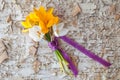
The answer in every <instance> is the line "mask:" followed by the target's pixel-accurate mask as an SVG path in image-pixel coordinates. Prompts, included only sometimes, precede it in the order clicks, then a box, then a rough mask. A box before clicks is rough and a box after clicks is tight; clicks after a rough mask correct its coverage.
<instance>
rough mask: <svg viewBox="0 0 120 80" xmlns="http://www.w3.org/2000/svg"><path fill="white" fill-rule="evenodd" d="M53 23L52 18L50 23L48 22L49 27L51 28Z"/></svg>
mask: <svg viewBox="0 0 120 80" xmlns="http://www.w3.org/2000/svg"><path fill="white" fill-rule="evenodd" d="M52 25H54V22H53V19H51V20H50V21H49V22H48V24H47V28H50V27H51V26H52Z"/></svg>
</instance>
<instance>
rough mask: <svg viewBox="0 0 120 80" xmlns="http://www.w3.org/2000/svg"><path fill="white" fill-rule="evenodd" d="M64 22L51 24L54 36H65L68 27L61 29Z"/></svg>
mask: <svg viewBox="0 0 120 80" xmlns="http://www.w3.org/2000/svg"><path fill="white" fill-rule="evenodd" d="M63 27H64V23H59V24H57V25H54V26H53V32H54V35H55V36H56V37H60V36H65V35H66V34H67V33H68V29H65V28H64V29H63Z"/></svg>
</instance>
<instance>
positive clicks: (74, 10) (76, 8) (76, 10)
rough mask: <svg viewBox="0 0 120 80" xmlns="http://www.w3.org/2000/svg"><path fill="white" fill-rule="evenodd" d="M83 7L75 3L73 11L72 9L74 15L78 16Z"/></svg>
mask: <svg viewBox="0 0 120 80" xmlns="http://www.w3.org/2000/svg"><path fill="white" fill-rule="evenodd" d="M81 11H82V10H81V8H80V7H79V5H78V4H76V5H75V7H74V8H73V11H72V16H76V15H77V14H78V13H81Z"/></svg>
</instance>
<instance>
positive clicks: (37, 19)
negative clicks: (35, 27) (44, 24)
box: [29, 12, 39, 21]
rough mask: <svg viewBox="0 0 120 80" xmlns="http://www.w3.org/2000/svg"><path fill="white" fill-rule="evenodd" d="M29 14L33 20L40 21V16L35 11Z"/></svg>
mask: <svg viewBox="0 0 120 80" xmlns="http://www.w3.org/2000/svg"><path fill="white" fill-rule="evenodd" d="M29 16H30V19H31V20H32V21H39V17H38V16H37V15H36V14H35V13H34V12H31V13H30V14H29Z"/></svg>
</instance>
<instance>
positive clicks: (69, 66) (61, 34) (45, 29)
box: [21, 6, 111, 76]
mask: <svg viewBox="0 0 120 80" xmlns="http://www.w3.org/2000/svg"><path fill="white" fill-rule="evenodd" d="M53 10H54V9H53V8H49V9H48V10H46V9H45V8H44V7H43V6H40V8H39V9H36V8H34V10H33V12H30V14H29V15H28V16H27V17H26V20H25V21H23V22H22V23H21V24H22V25H23V26H24V30H22V31H23V32H29V36H30V37H31V38H32V39H33V40H34V41H36V42H38V41H41V40H42V39H44V40H46V41H47V42H48V46H49V47H50V48H51V49H52V50H53V52H54V53H55V54H56V57H57V59H58V61H59V64H60V68H61V69H62V71H63V72H65V73H66V74H70V75H71V74H72V75H75V76H77V75H78V70H77V68H76V66H75V65H74V63H73V62H72V60H71V59H70V57H69V55H68V54H67V53H66V52H65V51H64V50H63V49H62V48H60V47H59V44H58V39H62V40H63V41H65V42H66V43H68V44H69V45H71V46H73V47H74V48H76V49H78V50H79V51H81V52H83V53H84V54H85V55H87V56H88V57H90V58H92V59H94V60H96V61H98V62H99V63H101V64H103V65H104V66H106V67H108V66H110V65H111V64H110V63H109V62H107V61H105V60H103V59H102V58H100V57H98V56H97V55H95V54H94V53H92V52H90V51H89V50H87V49H85V48H84V47H83V46H82V45H80V44H78V43H77V42H75V41H73V40H72V39H70V38H68V37H67V36H66V34H67V32H68V30H67V29H63V27H64V23H63V22H60V18H59V17H57V16H55V15H53Z"/></svg>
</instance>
